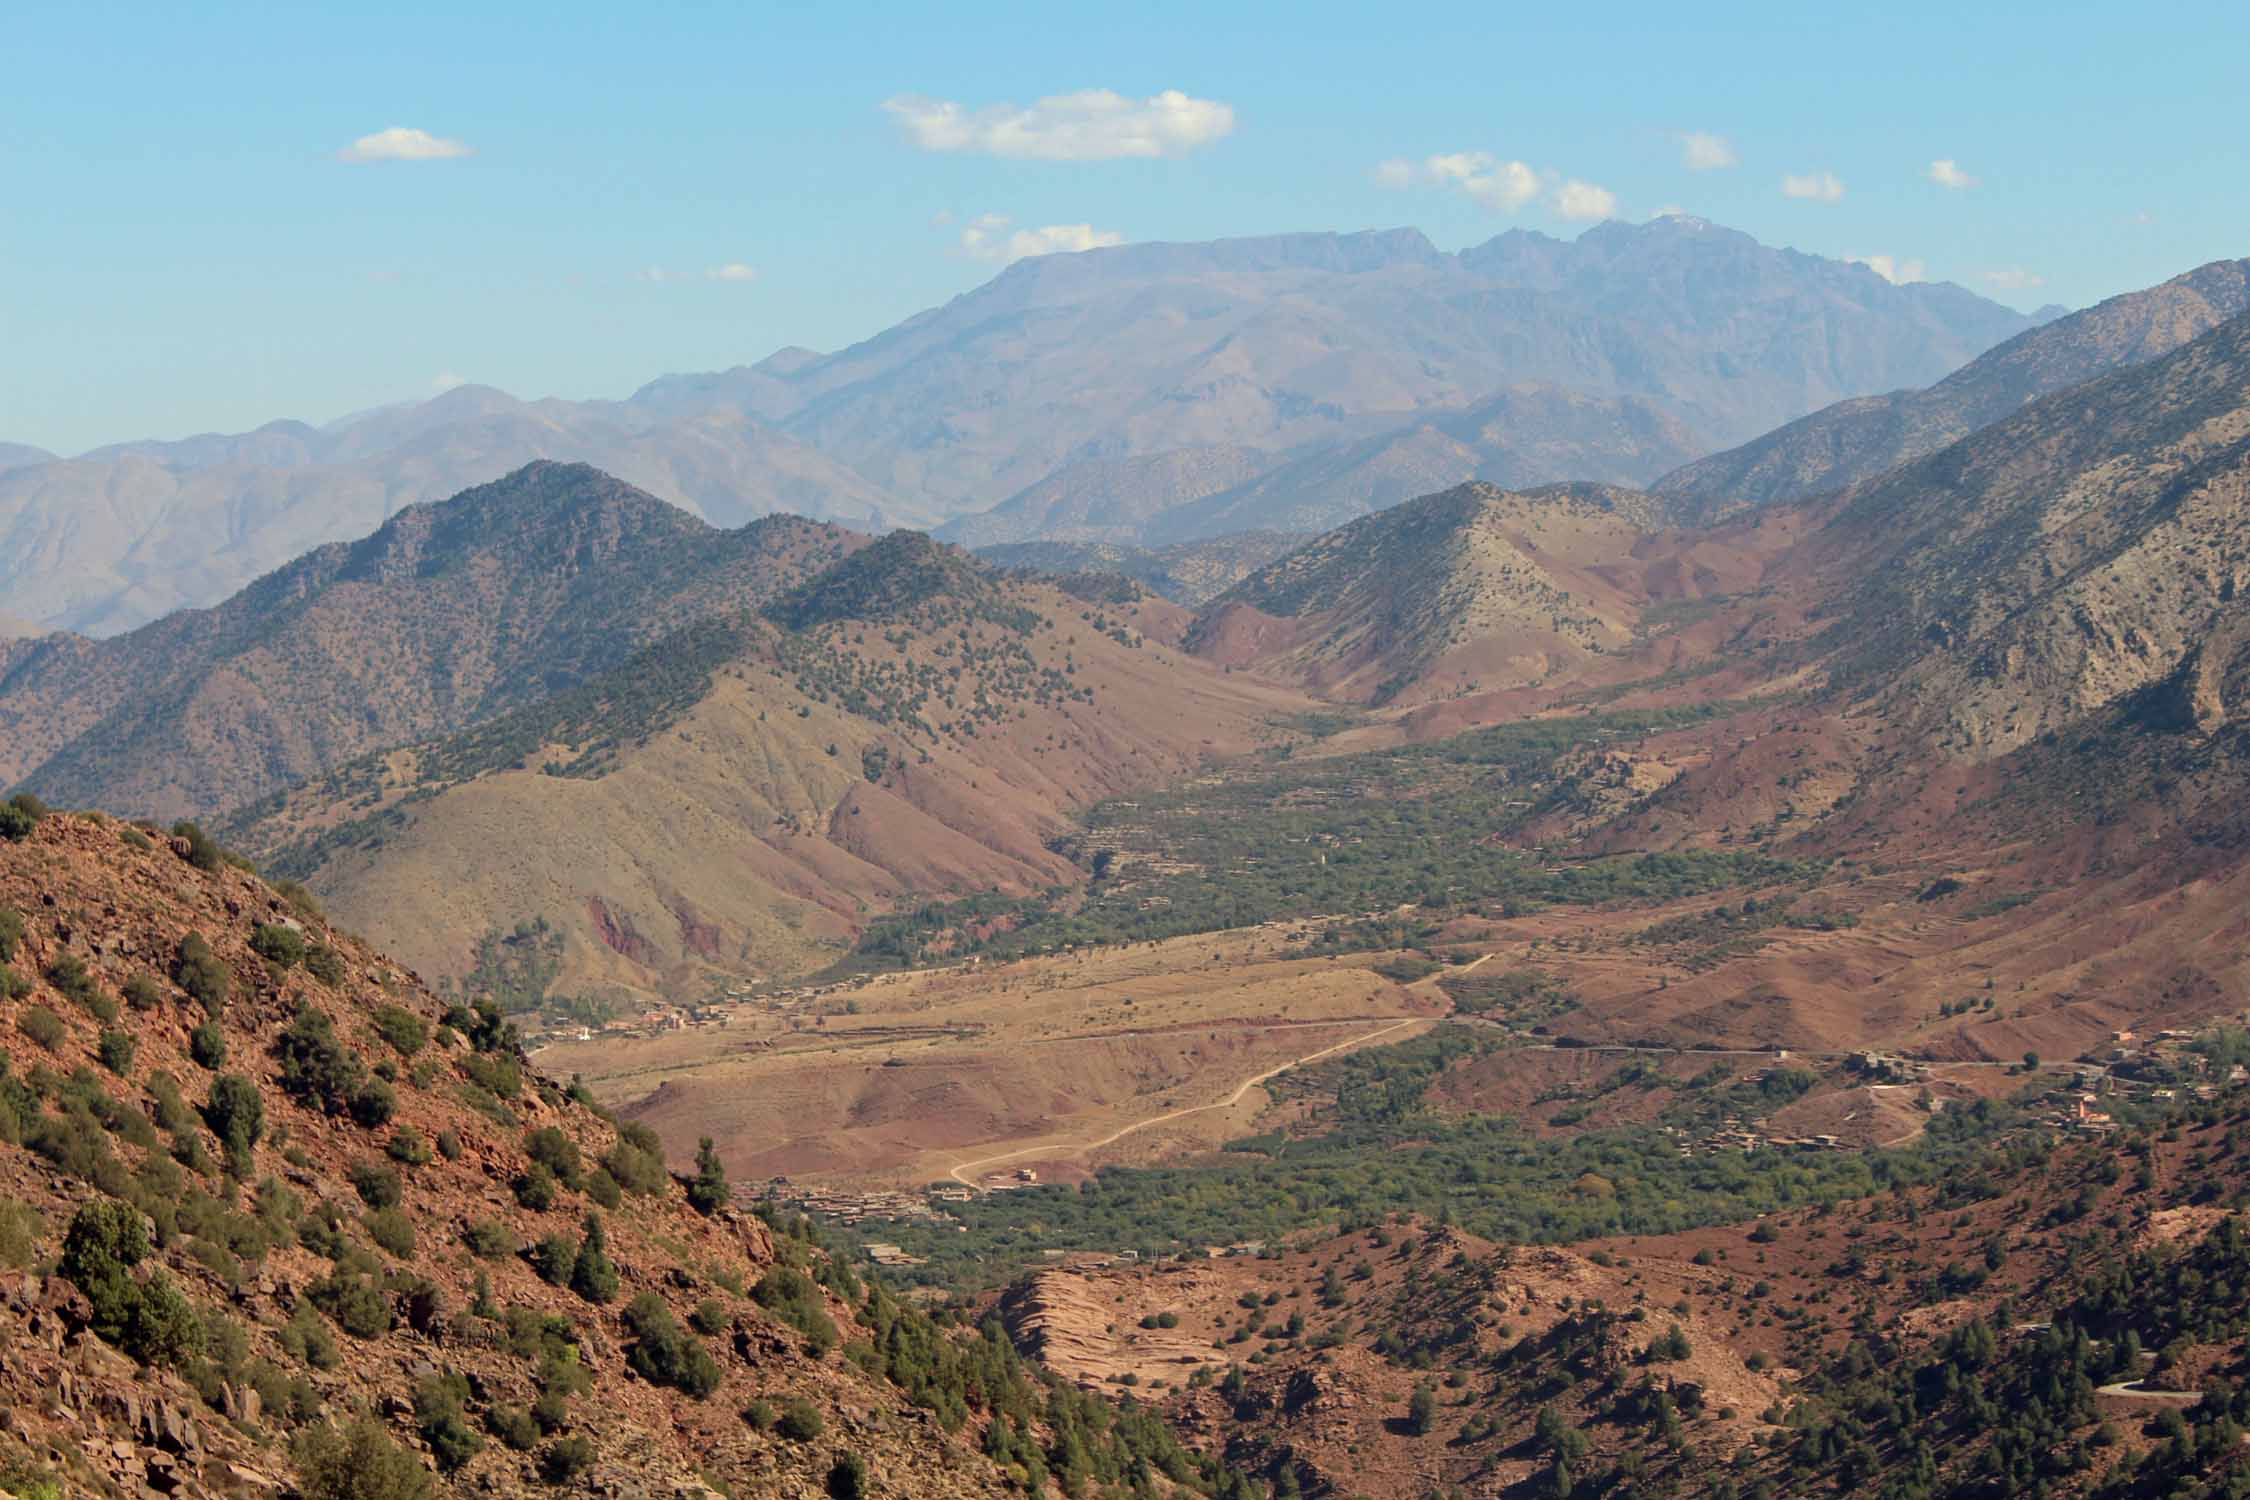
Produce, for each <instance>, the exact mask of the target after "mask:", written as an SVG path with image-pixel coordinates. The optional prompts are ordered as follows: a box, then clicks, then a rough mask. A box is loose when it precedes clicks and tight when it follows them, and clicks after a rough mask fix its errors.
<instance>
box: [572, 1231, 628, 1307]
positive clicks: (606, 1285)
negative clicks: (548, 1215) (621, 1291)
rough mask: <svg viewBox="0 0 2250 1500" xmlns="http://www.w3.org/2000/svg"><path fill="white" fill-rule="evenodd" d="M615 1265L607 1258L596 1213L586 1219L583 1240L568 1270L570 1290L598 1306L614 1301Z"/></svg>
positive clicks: (606, 1243)
mask: <svg viewBox="0 0 2250 1500" xmlns="http://www.w3.org/2000/svg"><path fill="white" fill-rule="evenodd" d="M617 1281H618V1277H617V1266H616V1263H615V1262H613V1261H612V1260H610V1258H609V1236H608V1234H607V1233H606V1232H605V1231H604V1230H603V1228H602V1216H601V1215H600V1214H588V1215H587V1216H586V1238H585V1239H584V1240H582V1241H580V1242H579V1245H578V1256H577V1259H576V1260H575V1261H574V1262H573V1264H572V1265H571V1268H570V1289H571V1290H572V1291H574V1292H576V1293H577V1294H578V1295H579V1296H581V1297H584V1298H585V1299H586V1300H587V1301H588V1302H591V1303H594V1304H595V1305H597V1306H599V1305H600V1304H602V1303H605V1302H614V1301H616V1300H617Z"/></svg>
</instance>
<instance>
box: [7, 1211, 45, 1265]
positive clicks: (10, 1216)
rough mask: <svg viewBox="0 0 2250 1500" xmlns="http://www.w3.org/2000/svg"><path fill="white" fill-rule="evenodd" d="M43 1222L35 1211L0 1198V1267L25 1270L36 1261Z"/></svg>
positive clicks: (42, 1237) (42, 1236)
mask: <svg viewBox="0 0 2250 1500" xmlns="http://www.w3.org/2000/svg"><path fill="white" fill-rule="evenodd" d="M46 1237H47V1221H46V1220H44V1219H42V1218H40V1217H39V1211H38V1210H37V1209H35V1208H32V1207H31V1206H30V1205H28V1204H23V1203H18V1202H16V1201H15V1200H14V1199H12V1198H4V1199H0V1266H6V1267H8V1268H9V1269H10V1270H15V1271H26V1270H29V1269H30V1268H31V1265H32V1263H33V1262H34V1261H36V1260H37V1259H38V1258H39V1245H40V1242H41V1241H43V1240H44V1239H46Z"/></svg>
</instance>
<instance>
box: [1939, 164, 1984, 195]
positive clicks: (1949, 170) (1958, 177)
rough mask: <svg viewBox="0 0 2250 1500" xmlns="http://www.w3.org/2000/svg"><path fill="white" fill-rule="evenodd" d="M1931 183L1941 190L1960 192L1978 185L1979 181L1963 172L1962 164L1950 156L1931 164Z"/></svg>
mask: <svg viewBox="0 0 2250 1500" xmlns="http://www.w3.org/2000/svg"><path fill="white" fill-rule="evenodd" d="M1930 181H1932V182H1934V183H1936V184H1937V185H1938V186H1939V187H1941V188H1952V189H1953V190H1954V191H1955V192H1960V191H1962V190H1964V189H1966V188H1973V187H1975V186H1976V185H1977V182H1978V179H1977V178H1974V177H1971V176H1970V175H1969V174H1968V173H1966V172H1964V171H1962V170H1961V164H1960V163H1959V162H1957V161H1955V160H1954V159H1953V158H1952V157H1950V156H1941V157H1939V158H1938V159H1937V160H1936V161H1933V162H1931V163H1930Z"/></svg>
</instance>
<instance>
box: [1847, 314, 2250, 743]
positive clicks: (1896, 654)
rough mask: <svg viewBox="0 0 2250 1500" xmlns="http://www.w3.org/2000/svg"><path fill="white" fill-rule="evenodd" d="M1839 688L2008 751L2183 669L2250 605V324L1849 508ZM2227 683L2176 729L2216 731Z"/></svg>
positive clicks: (1999, 428) (1891, 482)
mask: <svg viewBox="0 0 2250 1500" xmlns="http://www.w3.org/2000/svg"><path fill="white" fill-rule="evenodd" d="M1822 545H1823V546H1824V547H1827V548H1832V549H1834V551H1833V553H1832V556H1833V557H1834V559H1835V560H1834V561H1833V562H1832V564H1831V566H1832V567H1833V568H1835V569H1836V570H1838V574H1839V576H1840V577H1845V578H1848V582H1846V583H1845V584H1844V585H1843V587H1842V589H1841V596H1842V599H1843V601H1844V604H1843V607H1842V609H1841V610H1840V611H1839V615H1840V618H1839V620H1838V622H1837V623H1836V625H1835V626H1834V627H1833V628H1832V629H1831V631H1830V632H1829V635H1828V637H1827V638H1828V639H1829V640H1831V641H1833V642H1834V643H1835V644H1836V645H1837V646H1838V647H1839V648H1840V649H1839V654H1838V658H1837V665H1836V668H1835V673H1836V676H1837V678H1838V679H1839V681H1840V682H1841V683H1843V684H1845V685H1847V686H1854V685H1856V686H1858V687H1859V688H1860V689H1861V690H1862V691H1874V690H1876V687H1877V684H1883V685H1884V686H1883V687H1882V691H1885V692H1887V693H1890V694H1902V695H1904V696H1905V697H1906V698H1908V699H1910V700H1911V701H1912V702H1913V703H1915V704H1918V705H1921V708H1922V711H1924V712H1925V713H1926V714H1927V715H1928V716H1929V717H1930V718H1931V720H1932V721H1933V722H1936V723H1939V724H1941V725H1942V726H1944V727H1943V729H1942V733H1943V734H1944V735H1945V736H1946V738H1947V739H1948V740H1949V742H1950V743H1951V744H1952V745H1953V746H1954V748H1956V749H1957V750H1959V751H1962V752H1965V753H1967V754H1970V755H1972V756H1975V757H1978V758H1988V757H1991V756H1996V755H2001V754H2005V753H2007V752H2009V751H2011V750H2015V749H2017V748H2020V747H2022V746H2024V745H2025V744H2027V743H2029V742H2030V741H2032V740H2035V739H2037V738H2038V737H2039V736H2040V735H2042V734H2044V733H2045V732H2047V731H2048V730H2050V729H2053V728H2056V727H2058V726H2060V725H2063V724H2066V723H2069V722H2071V721H2073V720H2076V719H2079V718H2082V717H2084V716H2086V715H2088V714H2090V713H2093V712H2095V711H2097V710H2099V709H2101V708H2103V707H2104V706H2105V705H2109V704H2112V703H2115V702H2118V701H2119V700H2121V699H2123V698H2125V697H2126V696H2127V695H2129V694H2133V693H2137V692H2139V691H2140V690H2142V689H2145V688H2148V687H2151V686H2152V685H2154V684H2157V683H2160V682H2163V681H2164V680H2166V679H2168V678H2171V677H2173V675H2174V674H2175V673H2177V672H2179V671H2180V670H2181V669H2182V667H2183V665H2184V664H2185V663H2186V662H2187V661H2188V659H2189V657H2190V656H2191V654H2193V653H2196V652H2197V651H2198V650H2199V648H2201V647H2203V646H2204V645H2205V644H2206V643H2207V642H2212V641H2214V639H2215V637H2217V636H2218V635H2219V633H2220V632H2222V631H2224V630H2226V629H2227V628H2228V627H2230V626H2232V625H2233V624H2235V623H2236V622H2238V621H2239V619H2240V618H2241V611H2242V603H2241V601H2242V599H2243V598H2244V596H2245V594H2246V592H2250V314H2246V315H2244V316H2240V317H2237V318H2235V319H2233V320H2232V321H2230V322H2227V323H2224V324H2221V325H2220V326H2219V327H2217V328H2215V329H2213V330H2211V331H2210V332H2209V333H2206V334H2204V335H2202V336H2201V337H2199V338H2197V339H2195V340H2194V341H2193V342H2191V343H2189V344H2187V345H2185V346H2183V347H2181V348H2180V349H2178V350H2176V351H2174V352H2173V353H2171V354H2168V355H2166V356H2164V357H2163V358H2161V359H2158V360H2156V361H2154V362H2153V363H2150V364H2148V365H2145V366H2141V367H2139V368H2135V369H2130V370H2125V371H2121V372H2119V373H2117V374H2114V375H2110V376H2107V377H2104V378H2102V379H2100V380H2096V381H2092V382H2090V383H2088V384H2086V385H2084V386H2080V387H2078V388H2076V389H2073V390H2070V391H2066V392H2064V393H2062V394H2060V395H2056V396H2050V397H2047V398H2046V399H2044V400H2041V401H2037V402H2034V403H2032V404H2031V405H2030V406H2028V407H2026V408H2024V409H2023V410H2022V411H2021V412H2020V413H2018V414H2017V415H2016V416H2014V417H2011V418H2009V419H2008V420H2006V421H2004V422H2001V423H1998V424H1996V425H1995V426H1992V427H1990V428H1987V429H1986V430H1984V431H1983V432H1981V433H1979V434H1977V435H1976V436H1975V437H1972V438H1969V439H1966V440H1964V441H1962V442H1960V443H1957V444H1955V445H1953V446H1952V447H1949V448H1947V449H1944V450H1943V451H1941V452H1939V453H1937V454H1933V455H1932V456H1930V457H1929V458H1926V459H1923V460H1920V461H1918V462H1916V463H1913V464H1908V465H1905V466H1903V467H1901V468H1899V469H1897V470H1894V471H1893V472H1891V473H1890V474H1887V475H1885V476H1884V477H1882V478H1881V479H1878V480H1874V481H1871V482H1869V483H1867V484H1864V485H1860V486H1857V487H1855V488H1854V489H1853V490H1851V491H1849V492H1847V493H1846V494H1845V495H1844V496H1843V497H1842V498H1841V499H1840V500H1838V501H1837V502H1836V504H1835V506H1834V508H1833V512H1832V519H1830V520H1829V521H1828V522H1827V524H1826V526H1825V528H1824V533H1823V537H1822ZM2220 671H2221V669H2220V668H2219V667H2218V666H2217V665H2216V664H2213V665H2212V666H2210V667H2209V668H2208V669H2207V672H2206V675H2205V676H2204V677H2202V678H2198V679H2196V680H2194V681H2187V682H2183V685H2182V693H2183V698H2182V702H2181V705H2180V709H2179V711H2180V712H2181V713H2183V714H2184V715H2186V716H2187V717H2188V718H2189V719H2191V720H2195V721H2199V722H2200V721H2203V720H2207V719H2210V718H2212V717H2213V716H2214V715H2217V714H2220V713H2223V711H2224V709H2223V697H2222V696H2221V695H2220V694H2219V693H2218V690H2217V687H2216V682H2217V678H2216V677H2215V676H2211V675H2209V674H2211V673H2218V672H2220Z"/></svg>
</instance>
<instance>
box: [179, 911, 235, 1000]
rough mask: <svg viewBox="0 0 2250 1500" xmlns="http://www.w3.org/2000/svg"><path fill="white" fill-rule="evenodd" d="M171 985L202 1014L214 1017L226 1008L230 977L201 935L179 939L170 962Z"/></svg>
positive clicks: (193, 934)
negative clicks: (200, 1009) (185, 994)
mask: <svg viewBox="0 0 2250 1500" xmlns="http://www.w3.org/2000/svg"><path fill="white" fill-rule="evenodd" d="M172 982H173V983H175V984H177V985H178V986H179V987H180V988H181V989H183V990H186V991H187V993H188V998H190V999H191V1000H193V1001H195V1003H196V1004H198V1005H200V1006H202V1007H203V1013H204V1014H205V1015H207V1016H211V1017H213V1018H216V1017H217V1016H218V1014H219V1013H220V1012H221V1011H223V1010H225V1009H226V1004H227V993H228V991H229V990H231V989H233V987H234V976H233V975H232V974H230V973H228V972H227V966H226V965H225V964H223V963H220V962H219V955H218V954H216V953H213V952H212V951H211V945H210V944H209V943H207V942H205V941H204V940H203V936H202V934H200V933H194V932H191V933H189V934H188V935H187V936H186V937H184V938H182V939H180V951H179V953H178V954H177V955H176V956H175V957H174V958H173V960H172Z"/></svg>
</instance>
